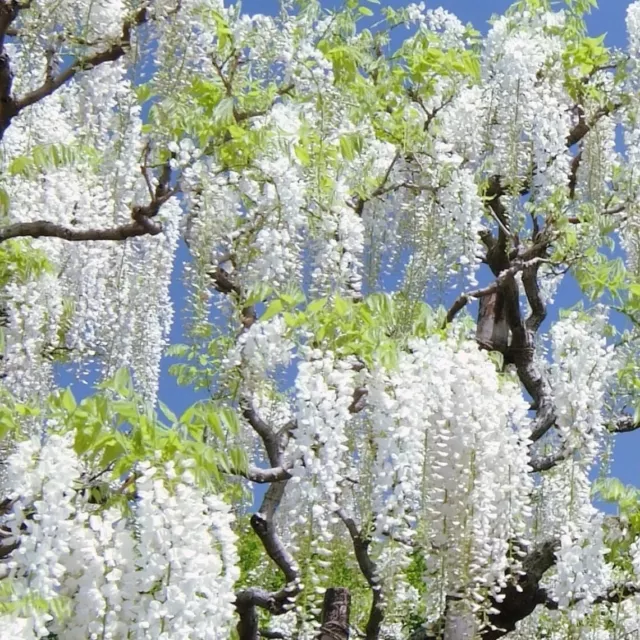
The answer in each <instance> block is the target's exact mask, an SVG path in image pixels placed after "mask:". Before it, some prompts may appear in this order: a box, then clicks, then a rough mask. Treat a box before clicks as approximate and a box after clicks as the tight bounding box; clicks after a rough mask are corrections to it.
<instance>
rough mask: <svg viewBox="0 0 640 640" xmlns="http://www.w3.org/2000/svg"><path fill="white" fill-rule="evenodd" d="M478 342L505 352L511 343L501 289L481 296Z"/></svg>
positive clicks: (491, 349) (482, 345)
mask: <svg viewBox="0 0 640 640" xmlns="http://www.w3.org/2000/svg"><path fill="white" fill-rule="evenodd" d="M476 340H477V341H478V344H479V345H480V346H481V347H482V348H483V349H487V350H489V351H500V352H501V353H504V352H505V351H506V350H507V346H508V343H509V323H508V322H507V315H506V313H505V310H504V299H503V295H502V293H501V292H500V291H496V292H495V293H491V294H489V295H488V296H484V297H482V298H480V308H479V309H478V327H477V329H476Z"/></svg>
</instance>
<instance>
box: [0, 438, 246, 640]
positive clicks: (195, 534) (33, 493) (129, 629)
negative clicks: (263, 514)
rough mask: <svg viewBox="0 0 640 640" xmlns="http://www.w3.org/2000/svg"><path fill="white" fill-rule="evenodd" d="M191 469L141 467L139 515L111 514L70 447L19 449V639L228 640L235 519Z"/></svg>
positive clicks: (14, 462)
mask: <svg viewBox="0 0 640 640" xmlns="http://www.w3.org/2000/svg"><path fill="white" fill-rule="evenodd" d="M180 467H181V468H180ZM188 467H189V465H188V464H182V465H176V464H174V463H168V464H166V465H164V466H163V467H161V468H158V467H155V466H153V465H151V464H149V463H144V464H143V463H141V464H140V465H139V467H138V469H137V470H136V476H135V479H134V482H135V486H136V496H135V499H134V500H133V502H132V504H130V505H128V507H127V505H124V504H123V505H120V506H119V507H116V506H114V507H110V508H106V509H100V508H98V507H96V506H92V505H91V504H90V503H89V501H88V499H87V497H86V493H87V491H86V490H83V488H82V483H83V478H85V475H84V474H83V464H82V462H81V461H80V460H79V459H78V457H77V456H76V454H75V452H74V451H73V448H72V446H71V442H70V441H69V438H68V437H66V436H64V437H63V436H56V435H51V436H48V437H47V438H46V440H45V441H44V442H41V441H40V440H39V439H37V438H35V437H34V438H32V439H30V440H27V441H25V442H23V443H21V444H19V445H18V447H17V450H16V452H15V453H14V454H13V455H12V456H11V458H10V459H9V474H8V475H9V477H8V485H9V487H10V489H11V493H10V494H9V496H8V498H9V499H10V500H11V508H10V510H9V511H8V513H7V514H6V515H5V516H4V517H3V526H4V528H5V529H6V531H7V532H8V533H10V535H11V536H12V537H13V539H15V541H16V544H17V548H16V549H15V551H14V552H13V554H12V556H11V558H10V559H9V560H8V561H7V562H6V564H5V565H4V571H5V579H7V580H9V581H10V586H11V589H12V593H13V600H14V601H15V602H16V613H15V614H14V615H13V616H7V617H5V621H6V624H7V625H8V627H10V626H13V628H15V629H17V630H19V635H16V636H13V637H15V638H42V637H47V636H48V635H49V633H51V632H54V633H56V634H58V635H59V636H60V637H64V638H69V639H72V638H78V639H80V638H82V639H87V638H111V639H113V640H117V639H119V638H122V639H124V638H131V637H135V638H148V637H154V638H167V639H169V638H184V639H185V640H186V639H188V638H189V639H191V638H210V639H212V640H222V639H223V638H227V637H228V632H229V627H230V625H231V622H232V618H233V612H234V606H233V601H234V596H233V585H234V583H235V582H236V580H237V579H238V577H239V570H238V568H237V562H238V556H237V550H236V536H235V534H234V532H233V530H232V523H233V516H232V514H231V513H230V510H229V507H228V505H226V504H225V503H224V502H223V501H222V500H220V499H219V498H217V497H216V496H215V495H204V494H203V492H202V491H201V490H200V489H199V488H198V487H197V486H196V483H195V480H194V476H193V473H192V472H191V471H190V470H189V469H188ZM43 603H44V604H43ZM56 604H57V605H58V606H55V605H56ZM8 627H4V628H8Z"/></svg>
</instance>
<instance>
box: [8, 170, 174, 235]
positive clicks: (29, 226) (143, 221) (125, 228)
mask: <svg viewBox="0 0 640 640" xmlns="http://www.w3.org/2000/svg"><path fill="white" fill-rule="evenodd" d="M167 166H168V165H167ZM169 179H170V171H167V170H166V168H165V169H163V171H162V175H161V176H160V179H159V181H158V185H157V187H156V190H155V193H154V194H152V197H151V201H150V202H149V203H148V204H146V205H136V206H134V207H133V208H132V210H131V217H132V218H133V222H129V223H127V224H122V225H119V226H117V227H111V228H104V229H75V228H74V227H66V226H64V225H61V224H57V223H55V222H48V221H46V220H36V221H34V222H15V223H13V224H10V225H7V226H6V227H0V243H2V242H5V241H6V240H10V239H11V238H24V237H28V238H40V237H49V238H60V239H61V240H67V241H69V242H86V241H91V240H96V241H103V240H110V241H117V240H126V239H127V238H134V237H137V236H144V235H150V236H156V235H158V234H160V233H162V225H161V224H160V223H158V222H154V221H153V220H152V218H154V217H156V216H157V215H158V213H159V211H160V207H161V206H162V205H163V204H164V203H165V202H167V200H169V199H170V198H171V197H172V196H173V195H175V194H176V193H177V191H178V189H179V187H176V188H174V189H169Z"/></svg>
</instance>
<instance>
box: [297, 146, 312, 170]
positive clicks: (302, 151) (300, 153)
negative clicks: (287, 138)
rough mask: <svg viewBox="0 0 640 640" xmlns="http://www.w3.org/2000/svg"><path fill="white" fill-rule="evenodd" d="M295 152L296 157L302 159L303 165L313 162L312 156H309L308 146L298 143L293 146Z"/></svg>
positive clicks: (306, 165)
mask: <svg viewBox="0 0 640 640" xmlns="http://www.w3.org/2000/svg"><path fill="white" fill-rule="evenodd" d="M293 152H294V153H295V154H296V158H298V160H300V163H301V164H302V166H303V167H308V166H309V165H310V164H311V156H309V152H308V151H307V149H306V147H304V146H303V145H301V144H296V145H295V146H294V147H293Z"/></svg>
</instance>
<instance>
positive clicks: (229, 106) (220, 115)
mask: <svg viewBox="0 0 640 640" xmlns="http://www.w3.org/2000/svg"><path fill="white" fill-rule="evenodd" d="M234 106H235V99H234V98H233V97H228V98H222V100H220V102H218V106H216V108H215V109H214V110H213V119H214V120H215V121H216V122H219V123H220V124H228V125H230V124H233V123H235V121H236V119H235V116H234V114H233V109H234Z"/></svg>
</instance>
